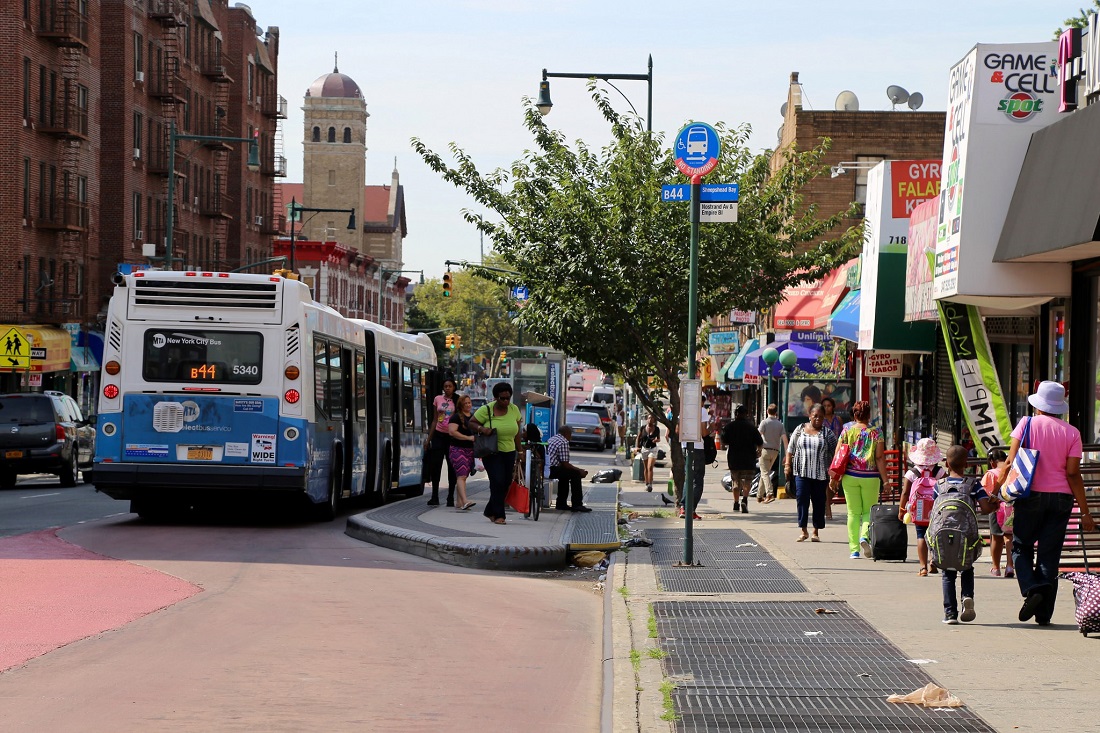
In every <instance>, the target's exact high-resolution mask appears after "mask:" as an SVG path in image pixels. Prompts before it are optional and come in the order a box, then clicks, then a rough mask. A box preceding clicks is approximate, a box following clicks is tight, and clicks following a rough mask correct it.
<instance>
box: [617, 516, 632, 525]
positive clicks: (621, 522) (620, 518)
mask: <svg viewBox="0 0 1100 733" xmlns="http://www.w3.org/2000/svg"><path fill="white" fill-rule="evenodd" d="M618 523H619V524H630V520H629V519H627V518H626V517H619V520H618Z"/></svg>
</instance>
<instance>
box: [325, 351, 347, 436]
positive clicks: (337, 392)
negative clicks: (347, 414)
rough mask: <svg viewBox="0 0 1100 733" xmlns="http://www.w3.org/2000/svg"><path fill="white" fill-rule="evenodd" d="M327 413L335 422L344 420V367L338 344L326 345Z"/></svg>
mask: <svg viewBox="0 0 1100 733" xmlns="http://www.w3.org/2000/svg"><path fill="white" fill-rule="evenodd" d="M328 412H329V417H332V418H334V419H337V420H342V419H343V418H344V365H343V362H342V361H341V359H340V344H333V343H330V344H329V345H328Z"/></svg>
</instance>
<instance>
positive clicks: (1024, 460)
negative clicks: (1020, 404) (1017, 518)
mask: <svg viewBox="0 0 1100 733" xmlns="http://www.w3.org/2000/svg"><path fill="white" fill-rule="evenodd" d="M1030 433H1031V418H1030V417H1029V418H1028V419H1027V423H1026V424H1025V425H1024V434H1023V436H1022V437H1021V438H1020V447H1019V449H1017V451H1016V457H1015V458H1013V459H1012V465H1011V466H1009V468H1008V475H1007V476H1006V477H1005V482H1004V483H1003V484H1002V485H1001V501H1003V502H1005V503H1006V504H1012V503H1013V502H1015V501H1016V500H1017V499H1023V498H1024V497H1025V496H1028V495H1030V494H1031V482H1032V480H1033V479H1034V478H1035V467H1036V466H1037V465H1038V464H1039V451H1038V450H1036V449H1034V448H1028V447H1027V444H1028V437H1029V435H1030Z"/></svg>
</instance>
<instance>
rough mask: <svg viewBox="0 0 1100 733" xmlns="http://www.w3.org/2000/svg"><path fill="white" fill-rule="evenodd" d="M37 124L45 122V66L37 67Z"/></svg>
mask: <svg viewBox="0 0 1100 733" xmlns="http://www.w3.org/2000/svg"><path fill="white" fill-rule="evenodd" d="M38 124H40V125H44V124H46V67H45V66H39V67H38Z"/></svg>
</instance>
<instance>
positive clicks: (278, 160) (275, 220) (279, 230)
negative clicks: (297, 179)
mask: <svg viewBox="0 0 1100 733" xmlns="http://www.w3.org/2000/svg"><path fill="white" fill-rule="evenodd" d="M270 96H273V97H274V98H275V99H276V100H277V104H276V105H275V106H274V109H270V110H269V108H268V107H267V105H266V104H265V105H264V108H263V111H264V114H265V115H266V116H268V117H273V118H275V135H274V137H273V143H272V152H271V156H270V158H268V156H267V155H266V154H265V156H264V160H265V161H267V160H270V161H271V163H270V164H266V165H265V167H264V172H265V175H271V176H272V177H274V178H286V148H285V147H284V144H283V120H285V119H286V97H284V96H283V95H281V94H280V95H277V96H276V95H270ZM265 99H267V97H265ZM264 216H265V217H267V220H265V226H263V227H261V231H262V232H263V233H264V234H271V235H280V234H284V233H285V232H286V209H285V208H284V203H283V190H282V187H281V186H272V187H271V211H269V212H266V213H265V214H264ZM268 220H269V221H268Z"/></svg>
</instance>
